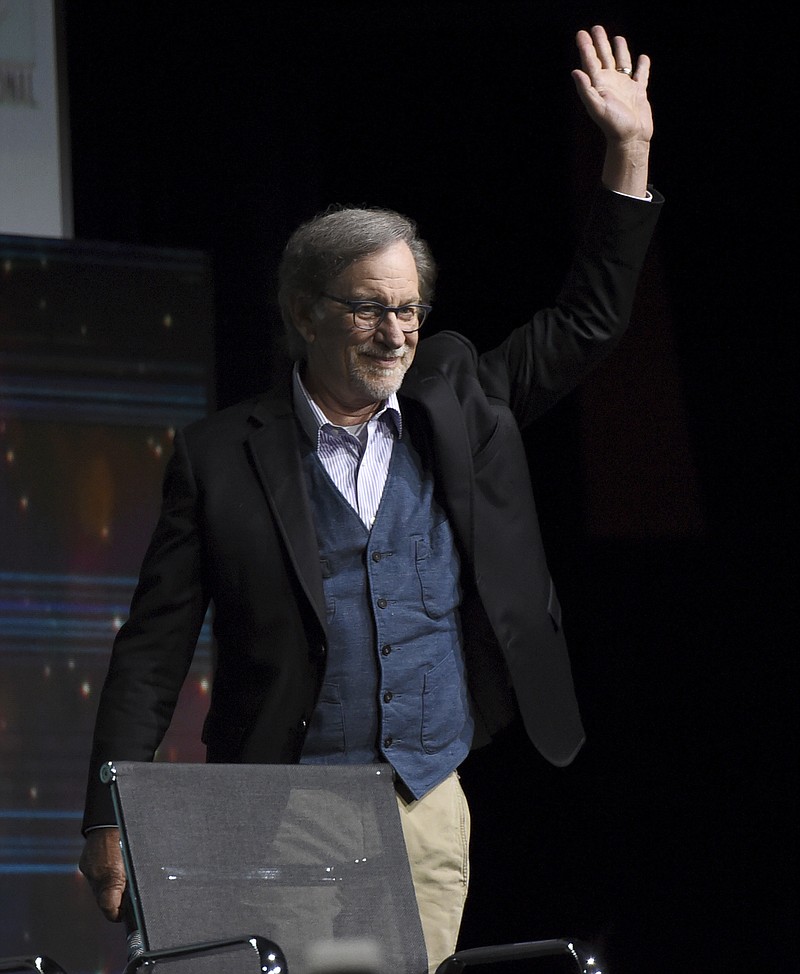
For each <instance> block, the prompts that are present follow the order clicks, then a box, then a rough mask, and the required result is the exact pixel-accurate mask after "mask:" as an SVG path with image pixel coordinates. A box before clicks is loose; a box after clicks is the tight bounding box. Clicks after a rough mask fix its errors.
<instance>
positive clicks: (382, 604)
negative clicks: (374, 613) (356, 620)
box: [378, 599, 389, 609]
mask: <svg viewBox="0 0 800 974" xmlns="http://www.w3.org/2000/svg"><path fill="white" fill-rule="evenodd" d="M388 604H389V603H388V601H387V600H386V599H378V608H379V609H385V608H386V606H387V605H388Z"/></svg>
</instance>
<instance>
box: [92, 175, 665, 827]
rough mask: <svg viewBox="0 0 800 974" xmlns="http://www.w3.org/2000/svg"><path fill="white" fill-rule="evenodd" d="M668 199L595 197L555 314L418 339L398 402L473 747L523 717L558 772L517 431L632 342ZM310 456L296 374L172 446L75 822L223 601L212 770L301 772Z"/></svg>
mask: <svg viewBox="0 0 800 974" xmlns="http://www.w3.org/2000/svg"><path fill="white" fill-rule="evenodd" d="M659 204H660V198H659V199H658V200H655V201H654V202H652V203H645V202H642V201H637V200H631V199H629V198H627V197H621V196H619V195H615V194H612V193H609V192H606V191H603V192H601V194H600V195H599V197H598V199H597V201H596V204H595V206H594V208H593V211H592V215H591V218H590V220H589V224H588V228H587V230H586V231H585V234H584V236H583V239H582V242H581V244H580V247H579V249H578V253H577V255H576V258H575V260H574V263H573V265H572V268H571V271H570V273H569V275H568V278H567V281H566V283H565V285H564V287H563V289H562V291H561V294H560V295H559V298H558V301H557V302H556V304H555V306H554V307H553V308H551V309H546V310H544V311H540V312H538V313H537V314H536V315H535V316H534V318H533V319H532V320H531V321H530V322H528V323H527V324H526V325H524V326H522V327H521V328H518V329H516V330H515V331H513V332H511V334H510V335H509V336H508V337H507V338H506V339H505V340H504V341H503V342H502V343H501V344H500V345H499V346H498V347H497V348H495V349H493V350H492V351H490V352H487V353H485V354H483V355H480V356H479V355H478V354H477V353H476V350H475V348H474V347H473V346H472V344H471V343H470V342H469V341H468V340H467V339H466V338H464V337H463V336H461V335H458V334H456V333H454V332H442V333H439V334H437V335H435V336H433V337H431V338H429V339H426V340H424V341H422V342H420V343H419V346H418V348H417V353H416V357H415V359H414V363H413V365H412V367H411V368H410V369H409V372H408V373H407V375H406V377H405V380H404V382H403V386H402V390H401V395H400V400H401V408H402V411H403V417H404V429H405V430H407V431H408V435H410V436H411V438H412V440H413V442H414V444H415V446H416V448H417V450H418V451H419V453H420V455H421V457H422V458H423V462H425V463H426V464H428V465H429V466H430V467H431V468H432V469H433V471H434V476H435V483H436V489H437V494H438V497H439V500H440V502H441V503H442V505H443V506H444V507H445V509H446V510H447V512H448V515H449V517H450V519H451V522H452V525H453V528H454V532H455V536H456V539H457V544H458V546H459V550H460V554H461V558H462V585H463V590H464V597H463V606H462V620H463V630H464V650H465V655H466V662H467V671H468V675H469V681H470V690H471V694H472V699H473V703H474V709H475V715H476V723H477V725H478V728H479V731H478V733H479V739H481V738H483V739H485V738H486V736H487V735H490V734H492V733H493V732H495V731H496V730H498V729H499V728H501V727H503V726H504V725H505V724H506V723H507V722H508V720H509V719H510V717H511V716H512V714H513V713H514V706H515V704H516V705H517V706H518V707H519V709H520V711H521V714H522V717H523V720H524V723H525V727H526V729H527V732H528V734H529V735H530V737H531V740H532V741H533V743H534V744H535V745H536V747H537V748H538V749H539V751H540V752H541V753H542V754H543V755H544V757H545V758H547V759H548V760H549V761H551V762H552V763H553V764H557V765H563V764H568V763H569V762H570V761H571V760H572V758H573V757H574V756H575V754H576V753H577V751H578V750H579V748H580V746H581V744H582V743H583V739H584V735H583V728H582V726H581V721H580V715H579V712H578V707H577V703H576V700H575V694H574V690H573V685H572V677H571V672H570V664H569V659H568V656H567V649H566V645H565V642H564V638H563V634H562V631H561V616H560V609H559V606H558V600H557V597H556V594H555V591H554V588H553V585H552V582H551V579H550V574H549V571H548V568H547V563H546V559H545V554H544V550H543V547H542V541H541V537H540V531H539V524H538V520H537V516H536V509H535V504H534V500H533V494H532V490H531V483H530V477H529V471H528V461H527V457H526V453H525V449H524V445H523V441H522V437H521V435H520V431H521V430H522V429H524V427H525V426H527V425H528V424H529V423H530V422H532V421H533V420H534V419H536V417H537V416H539V415H541V414H542V413H543V412H544V411H546V410H547V409H548V408H549V407H550V406H551V405H552V404H553V403H555V402H556V401H557V400H558V399H560V398H561V397H562V396H563V395H565V394H566V393H567V392H569V391H570V390H571V389H573V388H574V387H575V385H576V384H577V383H578V382H579V381H580V380H581V379H582V378H583V377H584V376H585V375H586V373H587V372H588V371H589V370H590V369H591V368H592V367H593V366H594V365H595V364H596V363H597V362H598V361H600V359H601V358H603V357H604V356H605V355H606V354H607V353H608V352H609V351H610V349H611V348H613V346H614V345H615V344H616V342H617V341H618V340H619V338H620V337H621V335H622V333H623V332H624V330H625V327H626V326H627V323H628V319H629V317H630V311H631V305H632V301H633V295H634V290H635V286H636V281H637V278H638V274H639V270H640V267H641V263H642V261H643V258H644V254H645V251H646V248H647V245H648V242H649V239H650V236H651V234H652V231H653V229H654V226H655V223H656V219H657V216H658V211H659V209H660V205H659ZM404 435H406V434H405V432H404ZM302 449H308V446H307V445H304V441H303V434H302V432H301V431H300V429H299V427H298V424H297V421H296V419H295V416H294V412H293V409H292V399H291V394H290V383H289V379H288V376H287V379H286V381H285V382H284V383H282V384H281V385H279V387H277V388H275V389H273V390H272V391H271V392H269V393H267V394H266V395H264V396H260V397H257V398H255V399H253V400H250V401H248V402H245V403H241V404H239V405H236V406H233V407H231V408H229V409H225V410H222V411H220V412H218V413H217V414H215V415H213V416H211V417H210V418H208V419H205V420H202V421H200V422H198V423H195V424H192V425H191V426H189V427H188V428H187V429H186V430H184V431H183V432H181V433H179V434H178V435H177V436H176V438H175V450H174V454H173V457H172V458H171V460H170V463H169V465H168V468H167V473H166V477H165V482H164V491H163V506H162V511H161V515H160V518H159V521H158V524H157V526H156V529H155V532H154V535H153V538H152V540H151V543H150V546H149V548H148V551H147V554H146V555H145V559H144V562H143V565H142V570H141V576H140V580H139V584H138V586H137V589H136V593H135V595H134V598H133V602H132V605H131V613H130V618H129V620H128V622H127V623H126V624H125V625H124V626H123V627H122V629H121V630H120V631H119V633H118V635H117V639H116V641H115V644H114V650H113V653H112V657H111V664H110V667H109V673H108V677H107V679H106V683H105V685H104V688H103V692H102V694H101V698H100V703H99V709H98V715H97V723H96V727H95V736H94V744H93V752H92V759H91V767H90V774H89V786H88V793H87V803H86V814H85V818H84V827H90V826H92V825H97V824H109V823H112V822H113V821H114V818H113V813H112V811H111V806H110V802H109V797H108V794H107V789H106V787H105V786H104V785H101V784H100V783H99V782H98V768H99V766H100V764H101V763H102V762H104V761H107V760H112V759H113V760H152V757H153V754H154V752H155V749H156V748H157V747H158V745H159V743H160V741H161V738H162V737H163V734H164V732H165V731H166V728H167V726H168V724H169V721H170V718H171V716H172V712H173V709H174V706H175V702H176V699H177V696H178V692H179V690H180V687H181V685H182V683H183V680H184V678H185V676H186V673H187V671H188V668H189V665H190V662H191V659H192V654H193V652H194V648H195V643H196V640H197V636H198V634H199V631H200V627H201V625H202V622H203V619H204V616H205V613H206V609H207V607H208V605H209V602H210V601H212V600H213V603H214V636H215V643H216V652H215V673H214V684H213V690H212V697H211V706H210V709H209V713H208V717H207V719H206V722H205V726H204V730H203V739H204V741H205V743H206V744H207V748H208V758H209V760H211V761H225V762H255V763H258V762H293V761H296V760H297V758H298V756H299V753H300V748H301V747H302V742H303V737H304V732H305V727H306V724H307V721H308V719H309V716H310V714H311V712H312V710H313V708H314V705H315V701H316V697H317V693H318V691H319V686H320V683H321V681H322V677H323V674H324V668H325V644H326V631H325V611H324V603H323V594H322V577H321V572H320V566H319V553H318V550H317V542H316V537H315V534H314V526H313V523H312V518H311V508H310V503H309V499H308V496H307V492H306V487H305V480H304V477H303V473H302V469H301V462H300V458H301V450H302Z"/></svg>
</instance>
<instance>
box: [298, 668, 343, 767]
mask: <svg viewBox="0 0 800 974" xmlns="http://www.w3.org/2000/svg"><path fill="white" fill-rule="evenodd" d="M346 750H347V741H346V740H345V728H344V708H343V707H342V701H341V697H340V696H339V687H338V686H337V685H336V684H335V683H323V684H322V687H321V688H320V691H319V698H318V700H317V705H316V707H314V710H313V711H312V713H311V721H310V722H309V727H308V734H307V735H306V746H305V747H304V748H303V756H304V757H313V756H315V755H321V754H325V755H329V754H344V752H345V751H346Z"/></svg>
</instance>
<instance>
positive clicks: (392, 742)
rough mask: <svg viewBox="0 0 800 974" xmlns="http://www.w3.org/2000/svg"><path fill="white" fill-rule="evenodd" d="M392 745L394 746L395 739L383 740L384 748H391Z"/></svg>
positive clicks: (387, 738) (385, 738)
mask: <svg viewBox="0 0 800 974" xmlns="http://www.w3.org/2000/svg"><path fill="white" fill-rule="evenodd" d="M392 744H394V738H393V737H384V739H383V746H384V747H391V746H392Z"/></svg>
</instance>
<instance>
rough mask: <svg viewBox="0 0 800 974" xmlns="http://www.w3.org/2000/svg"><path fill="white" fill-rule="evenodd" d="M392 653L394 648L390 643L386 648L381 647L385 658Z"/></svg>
mask: <svg viewBox="0 0 800 974" xmlns="http://www.w3.org/2000/svg"><path fill="white" fill-rule="evenodd" d="M391 651H392V647H391V646H390V645H389V644H388V643H387V644H386V645H385V646H381V652H382V653H383V655H384V656H388V655H389V653H391Z"/></svg>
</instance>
